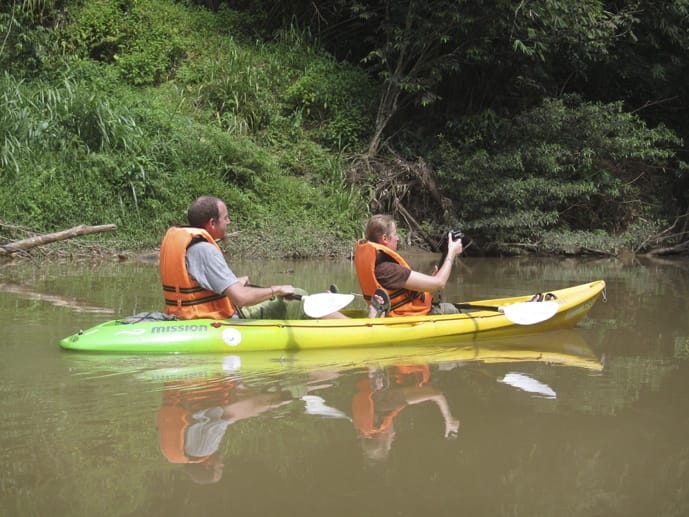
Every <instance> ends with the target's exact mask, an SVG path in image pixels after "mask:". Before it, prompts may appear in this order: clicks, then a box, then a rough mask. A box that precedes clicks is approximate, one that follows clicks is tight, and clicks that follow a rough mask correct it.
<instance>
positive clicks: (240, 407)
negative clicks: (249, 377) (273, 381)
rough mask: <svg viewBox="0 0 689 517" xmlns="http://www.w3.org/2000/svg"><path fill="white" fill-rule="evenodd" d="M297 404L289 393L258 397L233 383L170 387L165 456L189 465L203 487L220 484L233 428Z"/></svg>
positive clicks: (162, 433)
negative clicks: (224, 446)
mask: <svg viewBox="0 0 689 517" xmlns="http://www.w3.org/2000/svg"><path fill="white" fill-rule="evenodd" d="M292 399H293V396H292V393H291V392H289V391H275V392H255V391H253V390H250V389H248V388H246V387H245V386H244V385H242V384H240V383H237V382H235V381H230V380H227V379H224V380H221V381H217V382H214V383H209V384H203V385H199V384H193V385H185V384H184V383H175V384H174V385H169V386H168V387H167V389H166V390H165V392H164V395H163V402H162V405H161V407H160V409H159V411H158V433H159V440H160V450H161V452H162V453H163V455H164V456H165V457H166V458H167V460H168V461H169V462H170V463H181V464H184V465H185V468H186V472H187V474H188V475H189V477H190V478H191V479H192V480H194V481H196V482H198V483H214V482H217V481H219V480H220V478H221V477H222V473H223V467H224V466H223V463H222V462H221V461H220V458H219V457H218V450H219V448H220V442H221V440H222V438H223V436H224V435H225V432H226V431H227V428H228V427H229V426H230V425H232V424H233V423H235V422H237V421H239V420H243V419H246V418H251V417H254V416H258V415H260V414H261V413H263V412H264V411H267V410H270V409H273V408H275V407H277V406H280V405H282V404H284V403H285V402H289V401H290V400H292Z"/></svg>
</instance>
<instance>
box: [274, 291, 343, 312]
mask: <svg viewBox="0 0 689 517" xmlns="http://www.w3.org/2000/svg"><path fill="white" fill-rule="evenodd" d="M285 298H287V299H291V300H302V301H303V302H304V313H305V314H306V315H307V316H309V317H311V318H322V317H323V316H327V315H328V314H332V313H333V312H337V311H339V310H340V309H343V308H345V307H346V306H347V305H349V304H350V303H352V300H353V299H354V295H353V294H343V293H330V292H328V293H316V294H304V295H301V294H290V295H288V296H285Z"/></svg>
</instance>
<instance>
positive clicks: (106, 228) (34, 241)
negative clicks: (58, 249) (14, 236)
mask: <svg viewBox="0 0 689 517" xmlns="http://www.w3.org/2000/svg"><path fill="white" fill-rule="evenodd" d="M116 229H117V226H115V225H114V224H102V225H99V226H86V225H85V224H82V225H79V226H75V227H74V228H70V229H68V230H62V231H60V232H55V233H46V234H45V235H36V236H35V237H29V238H28V239H22V240H20V241H15V242H11V243H9V244H5V245H4V246H0V256H6V255H12V254H13V253H16V252H18V251H26V250H28V249H31V248H35V247H36V246H42V245H43V244H49V243H51V242H56V241H63V240H65V239H71V238H72V237H78V236H79V235H88V234H89V233H99V232H111V231H113V230H116Z"/></svg>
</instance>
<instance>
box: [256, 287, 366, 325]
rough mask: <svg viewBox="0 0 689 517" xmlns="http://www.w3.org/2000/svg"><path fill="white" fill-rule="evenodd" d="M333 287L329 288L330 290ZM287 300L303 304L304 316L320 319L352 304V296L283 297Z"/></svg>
mask: <svg viewBox="0 0 689 517" xmlns="http://www.w3.org/2000/svg"><path fill="white" fill-rule="evenodd" d="M249 287H261V286H260V285H254V284H249ZM332 287H333V286H331V288H332ZM284 298H285V299H287V300H302V301H303V302H304V314H306V315H307V316H309V317H311V318H316V319H318V318H322V317H323V316H327V315H328V314H332V313H333V312H337V311H339V310H340V309H344V308H345V307H346V306H347V305H349V304H350V303H352V300H353V299H354V295H353V294H344V293H334V292H332V291H328V292H327V293H316V294H296V293H294V294H288V295H287V296H285V297H284Z"/></svg>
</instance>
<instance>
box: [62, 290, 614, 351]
mask: <svg viewBox="0 0 689 517" xmlns="http://www.w3.org/2000/svg"><path fill="white" fill-rule="evenodd" d="M601 296H602V297H603V298H605V282H604V281H602V280H597V281H594V282H590V283H587V284H581V285H576V286H572V287H566V288H563V289H559V290H554V291H550V292H549V293H547V294H546V296H545V297H544V298H546V299H547V298H550V299H549V300H545V301H531V300H532V298H533V294H531V295H523V296H516V297H511V298H497V299H489V300H478V301H475V302H470V303H461V304H457V306H458V307H460V309H461V311H462V312H461V313H459V314H445V315H422V316H404V317H389V318H368V317H366V316H365V313H364V312H363V311H356V310H352V311H343V312H344V313H345V314H346V315H347V316H349V318H347V319H305V320H258V319H253V320H252V319H226V320H210V319H196V320H171V321H139V322H136V323H125V320H123V319H118V320H112V321H107V322H105V323H101V324H99V325H96V326H94V327H91V328H89V329H86V330H80V331H79V332H77V333H75V334H73V335H71V336H68V337H65V338H64V339H62V340H61V341H60V346H61V347H62V348H63V349H66V350H76V351H88V352H109V353H127V354H132V353H142V354H149V353H165V354H169V353H172V354H178V353H211V352H213V353H235V352H257V351H273V350H281V351H298V350H310V349H327V348H347V347H350V348H351V347H371V346H375V347H379V346H386V345H387V346H390V345H404V344H420V343H421V344H429V345H430V344H434V343H435V344H437V343H439V342H441V343H443V344H453V345H456V344H458V343H460V342H467V341H473V340H475V339H476V338H477V337H482V336H485V337H488V338H496V337H504V336H518V335H521V334H530V333H535V332H542V331H545V330H555V329H566V328H572V327H574V326H575V325H576V324H577V323H578V322H579V321H580V320H581V319H583V318H584V317H585V316H586V315H587V314H588V312H589V311H590V310H591V308H592V307H593V305H594V304H595V302H596V301H597V300H598V298H600V297H601Z"/></svg>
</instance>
